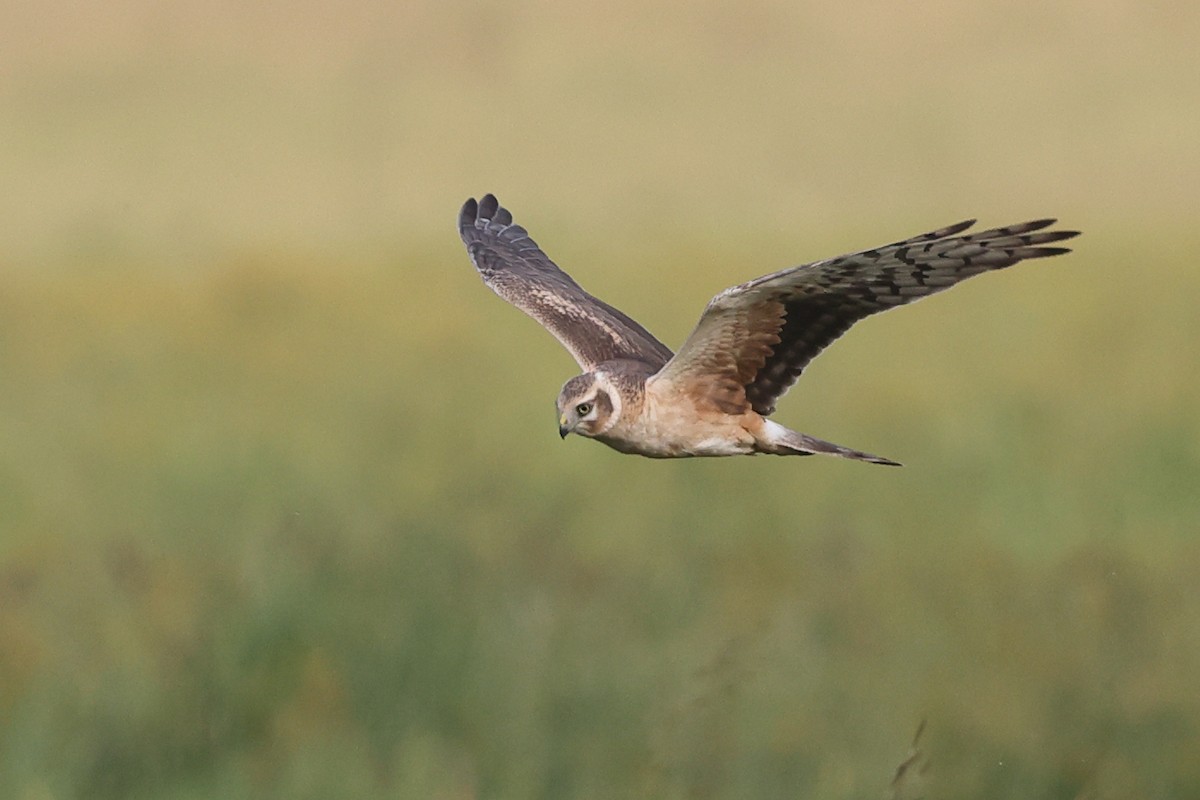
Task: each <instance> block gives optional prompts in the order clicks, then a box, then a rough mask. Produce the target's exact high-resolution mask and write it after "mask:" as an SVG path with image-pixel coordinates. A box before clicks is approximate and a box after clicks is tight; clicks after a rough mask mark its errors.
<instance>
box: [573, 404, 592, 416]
mask: <svg viewBox="0 0 1200 800" xmlns="http://www.w3.org/2000/svg"><path fill="white" fill-rule="evenodd" d="M591 410H592V404H591V403H580V404H579V405H577V406H575V413H576V414H578V415H579V416H581V417H586V416H587V415H588V412H589V411H591Z"/></svg>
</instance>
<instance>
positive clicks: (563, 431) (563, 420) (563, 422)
mask: <svg viewBox="0 0 1200 800" xmlns="http://www.w3.org/2000/svg"><path fill="white" fill-rule="evenodd" d="M570 432H571V429H570V427H568V426H567V415H566V414H563V415H562V416H561V417H559V418H558V438H560V439H565V438H567V434H568V433H570Z"/></svg>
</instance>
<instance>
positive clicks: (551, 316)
mask: <svg viewBox="0 0 1200 800" xmlns="http://www.w3.org/2000/svg"><path fill="white" fill-rule="evenodd" d="M458 231H459V234H460V235H461V236H462V240H463V243H464V244H466V246H467V253H468V254H469V255H470V256H471V261H472V262H473V263H474V264H475V269H477V270H479V274H480V275H482V276H483V280H484V283H486V284H487V285H488V286H490V287H492V290H493V291H495V292H496V294H498V295H500V296H501V297H503V298H504V299H505V300H507V301H508V302H510V303H512V304H513V305H514V306H516V307H517V308H519V309H521V310H522V311H524V312H525V313H526V314H528V315H529V316H531V317H533V318H534V319H536V320H537V321H538V322H540V323H541V324H542V326H543V327H544V328H546V330H548V331H550V333H552V334H554V336H555V338H556V339H558V340H559V341H560V342H562V344H563V346H564V347H566V348H567V350H569V351H570V352H571V355H572V356H574V357H575V360H576V361H578V362H579V366H581V367H582V368H583V369H585V370H591V369H593V368H595V366H596V365H597V364H600V363H603V362H605V361H609V360H612V359H617V358H631V359H637V360H640V361H645V362H647V363H649V364H651V365H652V366H654V368H655V369H657V368H659V367H661V366H662V365H663V364H666V363H667V361H669V360H670V358H671V350H670V348H668V347H667V346H666V345H664V344H663V343H662V342H660V341H658V339H655V338H654V337H653V336H651V335H650V332H649V331H647V330H646V329H645V328H643V327H642V326H641V325H638V324H637V323H636V322H634V321H633V320H632V319H630V318H629V317H627V316H625V315H624V314H622V313H621V312H620V311H618V310H617V309H615V308H613V307H612V306H610V305H609V304H608V303H605V302H603V301H602V300H597V299H596V298H595V297H592V296H591V295H590V294H588V293H587V292H585V291H584V290H583V288H582V287H580V285H579V284H578V283H576V282H575V281H573V280H572V279H571V276H570V275H568V274H567V273H565V272H563V271H562V270H561V269H559V268H558V267H557V266H556V265H555V264H554V262H553V261H551V260H550V259H549V258H548V257H547V256H546V254H545V253H543V252H542V251H541V249H540V248H539V247H538V246H537V243H535V242H534V241H533V239H530V238H529V234H528V233H527V232H526V231H525V229H524V228H522V227H521V226H520V225H514V224H513V221H512V214H510V213H509V212H508V210H507V209H505V208H502V207H501V206H500V205H499V203H497V201H496V198H495V197H494V196H492V195H490V194H487V195H484V196H483V197H482V198H481V199H480V200H479V202H478V203H477V202H475V199H474V198H472V199H470V200H468V201H467V202H466V203H465V204H464V205H463V207H462V212H461V213H460V214H459V216H458Z"/></svg>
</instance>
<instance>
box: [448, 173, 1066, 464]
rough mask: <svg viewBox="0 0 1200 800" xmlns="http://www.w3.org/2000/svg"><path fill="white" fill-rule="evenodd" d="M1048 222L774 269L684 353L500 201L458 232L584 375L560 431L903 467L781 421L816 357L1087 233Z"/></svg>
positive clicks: (711, 314)
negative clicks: (572, 269)
mask: <svg viewBox="0 0 1200 800" xmlns="http://www.w3.org/2000/svg"><path fill="white" fill-rule="evenodd" d="M1055 222H1056V220H1053V219H1040V220H1034V221H1032V222H1023V223H1021V224H1018V225H1009V226H1007V227H1004V228H992V229H990V230H985V231H981V232H979V233H972V234H964V231H966V230H967V229H968V228H970V227H971V226H972V225H974V224H975V220H968V221H966V222H960V223H957V224H955V225H949V226H947V227H945V228H939V229H937V230H935V231H930V232H929V233H923V234H921V235H919V236H913V237H911V238H908V239H904V240H902V241H899V242H895V243H893V244H888V245H883V246H882V247H876V248H873V249H871V250H863V251H861V252H857V253H851V254H849V255H843V256H838V257H837V258H830V259H825V260H823V261H815V262H813V263H811V264H804V265H801V266H798V267H790V268H788V269H784V270H780V271H779V272H773V273H771V274H770V275H764V276H762V277H760V278H755V279H754V280H751V281H748V282H746V283H743V284H739V285H738V286H733V287H731V288H729V289H726V290H725V291H723V292H721V293H720V294H718V295H717V296H716V297H714V298H713V299H712V300H711V301H710V302H709V304H708V306H707V307H706V308H705V309H704V313H703V314H701V316H700V321H699V322H698V323H697V324H696V328H695V330H693V331H692V333H691V335H690V336H688V338H687V340H686V341H685V342H684V343H683V346H682V347H680V348H679V352H677V353H672V352H671V350H670V349H669V348H668V347H667V346H666V345H664V344H663V343H662V342H660V341H659V340H658V339H656V338H654V336H652V335H651V334H650V332H649V331H647V330H646V329H645V328H643V327H642V326H641V325H639V324H638V323H637V322H634V321H633V320H632V319H630V318H629V317H628V316H626V315H625V314H623V313H621V312H620V311H618V310H617V309H615V308H613V307H612V306H610V305H608V304H607V303H605V302H604V301H602V300H599V299H597V298H595V297H593V296H592V295H590V294H588V293H587V292H586V291H584V290H583V288H582V287H580V285H579V284H578V283H576V282H575V281H574V280H573V279H572V278H571V276H569V275H567V273H565V272H563V271H562V270H561V269H559V268H558V266H556V265H555V264H554V262H553V261H551V260H550V259H549V257H547V256H546V254H545V253H544V252H542V250H541V248H540V247H538V245H537V244H536V243H535V242H534V241H533V239H531V238H530V237H529V234H528V232H526V230H525V229H524V228H522V227H521V226H520V225H516V224H514V223H513V218H512V214H511V213H509V211H508V210H507V209H505V208H503V207H502V206H501V205H500V204H499V203H498V202H497V200H496V198H495V197H494V196H493V195H490V194H488V195H484V196H483V197H482V198H481V199H480V200H478V201H476V200H474V199H470V200H468V201H467V202H466V204H465V205H463V207H462V212H461V213H460V214H459V218H458V230H459V233H460V235H461V236H462V240H463V242H464V243H465V244H466V246H467V253H468V254H469V255H470V257H471V261H472V262H473V263H474V264H475V268H476V269H477V270H478V271H479V274H480V275H481V276H482V277H483V280H484V282H485V283H486V284H487V285H488V286H490V287H491V288H492V289H493V290H494V291H495V292H496V294H498V295H500V296H501V297H503V298H504V299H505V300H507V301H508V302H510V303H512V304H513V305H514V306H516V307H517V308H519V309H521V310H522V311H524V312H525V313H526V314H528V315H529V316H531V317H533V318H534V319H536V320H537V321H538V322H540V323H541V324H542V325H543V326H544V327H545V328H546V329H547V330H548V331H550V333H552V334H553V335H554V336H555V337H556V338H557V339H558V340H559V342H561V343H562V344H563V346H564V347H566V348H567V350H568V351H570V353H571V355H572V356H574V357H575V360H576V361H577V362H579V366H580V367H581V368H582V369H583V374H581V375H578V376H576V377H574V378H571V379H570V380H569V381H567V382H566V384H565V385H564V386H563V387H562V391H561V392H560V393H559V395H558V401H557V407H558V426H559V427H558V430H559V434H560V435H561V436H562V437H564V438H565V437H566V436H567V434H569V433H575V434H578V435H580V436H585V437H588V438H591V439H598V440H599V441H601V442H603V443H604V444H607V445H608V446H609V447H612V448H614V449H616V450H619V451H620V452H622V453H636V454H638V455H643V456H649V457H651V458H678V457H687V456H733V455H754V454H756V453H769V454H772V455H797V456H807V455H812V454H814V453H822V454H826V455H833V456H841V457H842V458H850V459H856V460H858V461H869V462H871V463H874V464H890V465H893V466H898V465H899V464H898V462H896V461H892V460H891V459H888V458H882V457H880V456H875V455H871V454H870V453H864V452H862V451H860V450H853V449H851V448H849V447H843V446H841V445H837V444H833V443H832V442H826V441H823V440H821V439H817V438H815V437H813V436H809V435H808V434H805V433H800V432H798V431H793V430H790V429H789V428H786V427H784V426H783V425H780V424H779V423H777V422H774V421H773V420H771V419H769V417H770V415H771V414H772V413H773V412H774V411H775V403H776V402H777V401H778V400H779V398H780V397H782V396H783V395H784V393H786V392H787V390H788V389H789V388H791V386H792V385H793V384H794V383H795V382H796V380H797V379H798V378H799V377H800V374H801V373H802V372H803V371H804V368H805V367H806V366H807V365H808V363H809V362H810V361H812V359H813V358H815V357H816V356H817V355H818V354H819V353H820V352H821V351H822V350H824V349H825V348H826V347H827V346H828V345H829V344H831V343H832V342H833V341H834V340H835V339H837V338H838V337H839V336H841V335H842V334H843V333H845V332H846V331H847V330H848V329H849V328H850V326H851V325H853V324H854V323H855V322H857V321H858V320H860V319H863V318H864V317H868V316H870V315H872V314H876V313H879V312H881V311H887V310H889V309H892V308H896V307H897V306H901V305H905V304H907V303H911V302H914V301H916V300H920V299H921V298H923V297H927V296H929V295H931V294H934V293H936V292H940V291H942V290H944V289H949V288H950V287H951V286H954V285H955V284H957V283H959V282H961V281H964V280H966V279H967V278H970V277H971V276H973V275H978V274H980V273H982V272H989V271H991V270H997V269H1003V268H1005V267H1011V266H1012V265H1013V264H1016V263H1018V262H1020V261H1025V260H1028V259H1033V258H1045V257H1047V256H1056V255H1060V254H1062V253H1066V252H1069V250H1068V248H1065V247H1046V246H1044V245H1048V244H1052V243H1054V242H1061V241H1063V240H1065V239H1070V238H1071V237H1073V236H1077V235H1078V231H1064V230H1047V228H1050V227H1051V226H1052V225H1054V224H1055Z"/></svg>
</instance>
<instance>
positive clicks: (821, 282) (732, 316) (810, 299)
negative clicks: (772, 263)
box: [654, 219, 1078, 416]
mask: <svg viewBox="0 0 1200 800" xmlns="http://www.w3.org/2000/svg"><path fill="white" fill-rule="evenodd" d="M1055 222H1056V220H1053V219H1042V220H1035V221H1033V222H1025V223H1022V224H1020V225H1010V226H1009V227H1007V228H993V229H992V230H987V231H982V232H980V233H975V234H971V235H967V236H958V235H957V234H960V233H962V232H963V231H965V230H966V229H967V228H969V227H971V226H972V225H974V224H975V220H968V221H967V222H960V223H958V224H957V225H951V226H949V227H946V228H940V229H938V230H936V231H931V232H929V233H925V234H922V235H920V236H914V237H912V238H911V239H905V240H904V241H901V242H896V243H894V244H889V245H885V246H883V247H877V248H875V249H873V250H864V251H862V252H861V253H852V254H850V255H844V256H839V257H837V258H831V259H827V260H825V261H817V262H814V263H812V264H805V265H803V266H799V267H792V268H790V269H785V270H782V271H780V272H775V273H772V274H771V275H764V276H763V277H761V278H756V279H754V280H752V281H750V282H748V283H743V284H741V285H740V286H734V287H732V288H729V289H726V290H725V291H723V292H721V293H720V294H719V295H717V296H716V297H714V298H713V299H712V301H711V302H710V303H709V304H708V307H707V308H705V310H704V314H703V315H702V316H701V317H700V322H699V323H698V324H697V325H696V329H695V330H694V331H693V332H692V334H691V335H690V336H689V337H688V339H687V341H686V342H684V343H683V346H682V347H681V348H680V349H679V353H678V354H677V355H676V356H675V357H674V358H673V359H672V360H671V362H670V363H669V364H667V366H666V367H664V368H663V369H662V370H661V371H660V372H659V373H658V375H656V376H655V378H654V380H656V381H658V380H661V381H668V382H670V383H672V384H675V385H677V386H678V387H679V388H682V389H686V387H688V386H689V384H691V385H694V386H695V387H696V389H695V390H694V391H698V392H702V393H705V394H707V395H708V396H709V397H710V398H711V399H712V400H713V401H714V402H715V404H716V405H718V406H719V407H721V408H722V409H723V410H725V411H727V412H728V413H734V412H735V411H736V409H737V407H738V406H739V405H740V406H741V409H742V410H744V409H745V407H746V406H747V405H748V406H749V407H750V408H753V409H754V410H755V411H757V412H758V413H759V414H762V415H764V416H765V415H767V414H770V413H772V412H773V411H774V410H775V402H776V401H777V400H778V399H779V398H780V397H782V396H783V395H784V393H785V392H787V390H788V389H790V388H791V386H792V384H794V383H795V382H796V379H797V378H799V377H800V373H801V372H803V371H804V368H805V367H806V366H807V365H808V363H809V362H810V361H812V359H813V358H815V357H816V356H817V354H819V353H820V352H821V351H822V350H824V349H825V347H826V346H828V345H829V344H830V343H831V342H833V341H834V340H835V339H837V338H838V337H839V336H841V335H842V334H843V333H845V332H846V330H847V329H849V327H850V326H851V325H853V324H854V323H855V322H857V321H858V320H860V319H862V318H864V317H867V316H870V315H871V314H876V313H878V312H880V311H887V310H888V309H890V308H895V307H896V306H900V305H904V304H906V303H911V302H913V301H916V300H920V299H921V298H922V297H926V296H928V295H931V294H934V293H935V292H940V291H942V290H944V289H949V288H950V287H951V286H953V285H955V284H956V283H959V282H960V281H964V280H966V279H967V278H970V277H971V276H972V275H978V274H979V273H981V272H987V271H989V270H995V269H1003V268H1005V267H1010V266H1012V265H1013V264H1016V263H1017V262H1018V261H1024V260H1025V259H1030V258H1044V257H1046V256H1055V255H1059V254H1060V253H1066V252H1069V250H1068V248H1065V247H1041V246H1039V245H1045V244H1049V243H1051V242H1060V241H1062V240H1064V239H1070V238H1071V237H1072V236H1077V235H1078V231H1045V230H1043V229H1044V228H1047V227H1049V226H1050V225H1053V224H1054V223H1055ZM1039 231H1040V232H1039Z"/></svg>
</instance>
